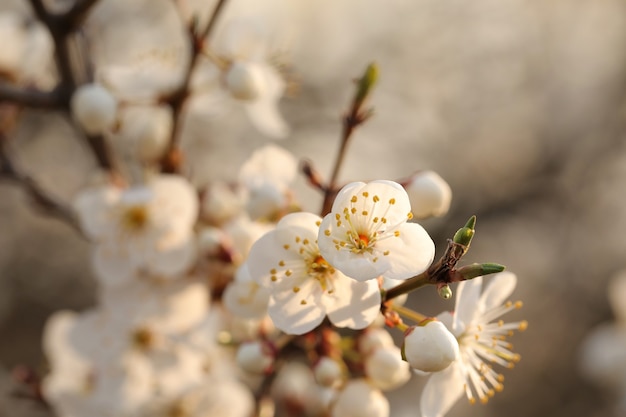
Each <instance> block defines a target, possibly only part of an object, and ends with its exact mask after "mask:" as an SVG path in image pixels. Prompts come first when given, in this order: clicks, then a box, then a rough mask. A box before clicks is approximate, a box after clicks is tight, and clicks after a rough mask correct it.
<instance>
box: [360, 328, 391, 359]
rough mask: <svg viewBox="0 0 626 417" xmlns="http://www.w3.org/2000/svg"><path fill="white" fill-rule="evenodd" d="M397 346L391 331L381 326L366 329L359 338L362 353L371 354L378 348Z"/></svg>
mask: <svg viewBox="0 0 626 417" xmlns="http://www.w3.org/2000/svg"><path fill="white" fill-rule="evenodd" d="M391 346H395V345H394V343H393V338H392V337H391V335H390V334H389V332H388V331H387V330H386V329H384V328H380V327H370V328H368V329H366V330H365V331H364V332H363V333H362V334H361V335H360V337H359V339H358V347H359V350H360V351H361V353H363V354H364V355H369V354H371V353H372V352H374V351H375V350H376V349H381V348H387V347H391Z"/></svg>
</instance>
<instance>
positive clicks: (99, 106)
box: [70, 84, 117, 135]
mask: <svg viewBox="0 0 626 417" xmlns="http://www.w3.org/2000/svg"><path fill="white" fill-rule="evenodd" d="M70 108H71V110H72V115H73V116H74V118H75V119H76V121H77V122H78V123H79V124H80V126H81V127H82V128H83V129H85V132H87V133H88V134H91V135H97V134H100V133H104V131H106V130H107V129H109V128H110V127H111V126H113V123H115V117H116V112H117V101H116V100H115V98H114V97H113V96H112V95H111V93H109V91H108V90H107V89H105V88H104V87H102V86H101V85H99V84H85V85H82V86H80V87H78V89H77V90H76V91H75V92H74V95H73V96H72V99H71V101H70Z"/></svg>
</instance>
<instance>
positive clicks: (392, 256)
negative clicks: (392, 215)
mask: <svg viewBox="0 0 626 417" xmlns="http://www.w3.org/2000/svg"><path fill="white" fill-rule="evenodd" d="M398 232H400V235H399V236H398V237H393V238H389V239H385V240H382V241H380V242H377V243H376V251H377V252H378V253H379V254H380V255H379V258H378V259H379V261H382V262H385V261H386V262H387V264H388V265H389V266H388V267H387V271H386V272H385V276H386V277H388V278H392V279H408V278H411V277H413V276H415V275H417V274H420V273H422V272H424V271H425V270H426V268H428V267H429V266H430V264H431V263H432V262H433V258H434V257H435V244H434V243H433V240H432V239H431V238H430V236H429V235H428V232H426V230H425V229H424V228H423V227H422V226H420V225H419V224H417V223H405V224H403V225H402V226H400V227H399V228H398ZM385 251H389V255H387V256H384V255H383V252H385Z"/></svg>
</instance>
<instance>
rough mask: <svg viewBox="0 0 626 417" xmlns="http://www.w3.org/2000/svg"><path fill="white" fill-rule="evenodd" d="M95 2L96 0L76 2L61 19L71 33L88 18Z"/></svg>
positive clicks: (78, 0) (79, 0)
mask: <svg viewBox="0 0 626 417" xmlns="http://www.w3.org/2000/svg"><path fill="white" fill-rule="evenodd" d="M97 2H98V0H76V2H75V3H74V5H73V6H72V7H71V8H70V9H69V10H68V11H67V12H65V14H63V15H62V16H61V18H62V19H63V20H64V21H65V23H66V25H67V26H68V27H70V28H71V30H72V31H75V30H76V29H78V27H79V26H80V25H82V23H83V22H84V21H85V19H86V18H87V17H88V16H89V12H91V10H92V8H93V6H95V5H96V3H97Z"/></svg>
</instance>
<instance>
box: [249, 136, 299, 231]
mask: <svg viewBox="0 0 626 417" xmlns="http://www.w3.org/2000/svg"><path fill="white" fill-rule="evenodd" d="M297 170H298V162H297V160H296V158H295V157H294V156H293V155H292V154H291V153H289V152H288V151H286V150H285V149H283V148H281V147H279V146H276V145H272V144H270V145H266V146H264V147H262V148H260V149H257V150H256V151H254V152H253V153H252V155H251V156H250V158H248V159H247V160H246V162H244V164H243V165H242V166H241V169H240V170H239V182H240V184H242V185H243V187H244V188H245V190H246V193H247V195H246V196H247V204H246V207H247V210H248V213H249V214H250V217H251V218H253V219H257V218H260V217H271V216H272V214H274V213H275V212H277V211H280V210H281V209H284V208H285V206H286V205H287V202H288V198H287V197H288V192H289V187H290V185H291V183H292V182H293V181H294V179H295V177H296V174H297Z"/></svg>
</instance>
